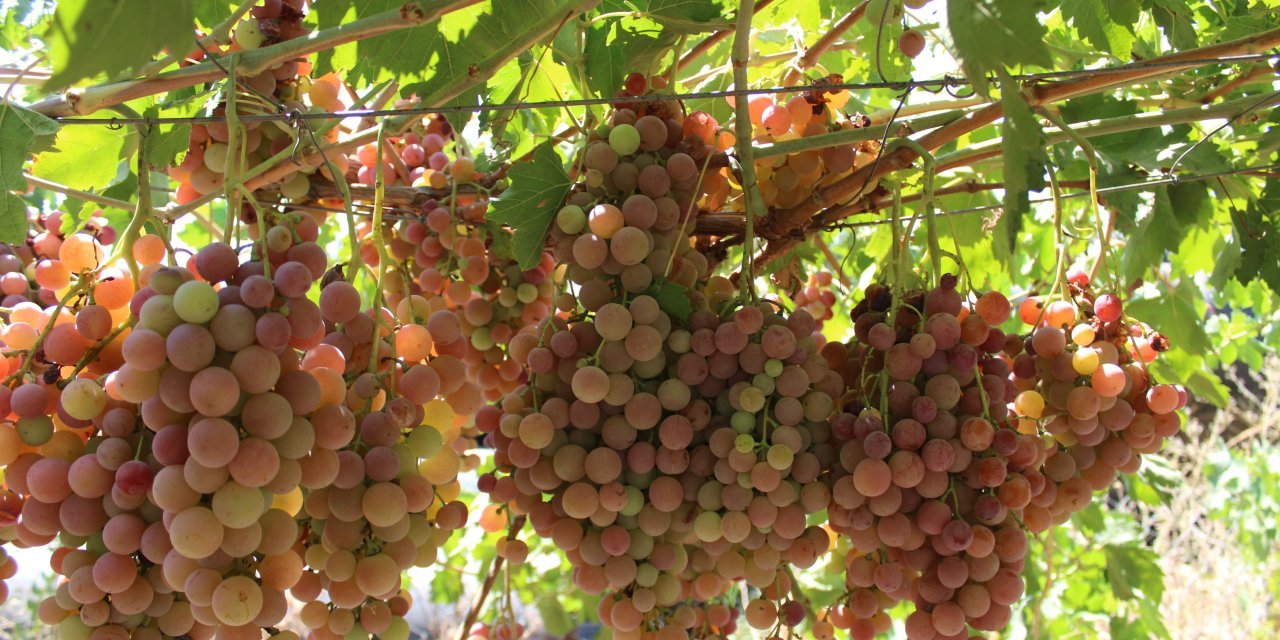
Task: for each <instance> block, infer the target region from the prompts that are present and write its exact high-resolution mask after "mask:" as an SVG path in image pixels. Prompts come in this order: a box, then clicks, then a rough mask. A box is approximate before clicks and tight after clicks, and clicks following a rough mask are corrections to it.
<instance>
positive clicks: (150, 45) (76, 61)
mask: <svg viewBox="0 0 1280 640" xmlns="http://www.w3.org/2000/svg"><path fill="white" fill-rule="evenodd" d="M194 20H195V16H194V14H193V11H192V5H191V0H59V2H58V9H57V11H56V12H55V13H54V15H53V19H52V20H50V22H49V26H48V28H47V29H46V31H45V34H44V42H45V44H46V45H47V46H48V54H49V62H50V63H51V65H52V67H53V75H52V76H50V78H49V81H48V82H47V83H45V89H46V90H56V89H61V88H63V87H68V86H70V85H72V84H75V83H76V82H79V81H81V80H84V79H86V78H94V77H97V76H99V75H106V76H108V77H110V76H115V75H117V74H119V73H121V72H123V71H128V70H130V69H134V68H137V67H139V66H141V65H143V64H145V63H147V62H149V61H151V59H152V58H153V57H155V55H156V54H157V53H160V52H161V51H162V50H164V49H169V50H173V51H184V52H185V51H186V50H187V49H189V48H191V46H192V44H193V42H194V40H195V32H194V29H193V26H194Z"/></svg>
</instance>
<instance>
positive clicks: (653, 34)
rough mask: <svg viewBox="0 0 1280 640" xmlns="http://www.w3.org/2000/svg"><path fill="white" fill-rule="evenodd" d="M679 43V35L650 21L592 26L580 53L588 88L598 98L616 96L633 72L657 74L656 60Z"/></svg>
mask: <svg viewBox="0 0 1280 640" xmlns="http://www.w3.org/2000/svg"><path fill="white" fill-rule="evenodd" d="M678 41H679V34H677V33H676V32H675V31H673V30H669V29H664V28H662V26H661V25H660V24H658V23H656V22H653V21H651V20H635V19H630V18H614V19H609V20H605V21H603V22H601V23H597V24H595V25H592V26H591V28H590V29H588V30H587V37H586V48H585V50H584V51H583V52H582V54H583V55H584V56H585V59H584V63H585V64H586V70H587V82H588V83H589V86H588V87H587V88H588V89H589V90H590V91H591V92H593V93H595V94H596V95H599V96H612V95H614V94H616V93H617V92H618V90H619V89H621V88H622V83H623V80H625V79H626V77H627V74H629V73H631V72H632V71H639V72H640V73H646V74H652V73H656V72H658V71H659V70H660V69H659V68H658V62H659V60H660V59H661V58H662V57H663V56H664V55H665V54H666V53H667V50H668V49H669V48H671V47H672V46H673V45H675V44H676V42H678Z"/></svg>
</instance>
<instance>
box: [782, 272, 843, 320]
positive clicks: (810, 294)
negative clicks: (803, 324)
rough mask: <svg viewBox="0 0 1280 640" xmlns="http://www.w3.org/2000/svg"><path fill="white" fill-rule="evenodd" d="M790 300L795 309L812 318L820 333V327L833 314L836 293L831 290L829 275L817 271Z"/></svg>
mask: <svg viewBox="0 0 1280 640" xmlns="http://www.w3.org/2000/svg"><path fill="white" fill-rule="evenodd" d="M792 300H793V301H794V302H795V303H796V308H797V309H804V310H805V311H808V312H809V315H811V316H813V319H814V320H815V321H816V322H817V323H818V330H819V331H821V330H822V325H823V324H824V323H825V322H826V321H827V320H830V319H831V318H833V317H834V314H835V306H836V292H835V291H834V289H833V288H832V278H831V274H830V273H828V272H826V271H819V272H817V273H815V274H813V275H811V276H809V281H808V282H806V283H805V285H804V287H802V288H801V289H800V290H799V291H797V292H796V295H795V297H794V298H792Z"/></svg>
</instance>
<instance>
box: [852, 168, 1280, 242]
mask: <svg viewBox="0 0 1280 640" xmlns="http://www.w3.org/2000/svg"><path fill="white" fill-rule="evenodd" d="M1275 170H1280V163H1277V164H1267V165H1260V166H1257V167H1243V168H1240V169H1232V170H1229V171H1219V172H1217V173H1206V174H1202V175H1195V176H1168V177H1165V178H1158V179H1156V180H1145V181H1142V182H1131V183H1129V184H1121V185H1116V186H1113V187H1100V188H1099V189H1098V190H1097V194H1098V195H1100V196H1104V195H1107V194H1109V193H1118V192H1121V191H1140V190H1142V189H1148V188H1151V187H1159V186H1163V185H1172V184H1179V183H1184V182H1205V181H1208V180H1216V179H1218V178H1226V177H1229V176H1238V175H1241V174H1246V173H1253V172H1260V171H1275ZM1088 196H1089V192H1088V191H1077V192H1074V193H1064V194H1062V195H1061V196H1059V199H1060V200H1068V199H1072V198H1084V197H1088ZM1051 202H1053V198H1037V199H1035V200H1031V201H1029V204H1048V203H1051ZM1003 208H1004V205H1002V204H989V205H984V206H981V207H969V208H966V209H953V210H951V211H939V212H935V213H934V214H933V215H934V216H935V217H941V216H962V215H968V214H971V213H983V212H986V211H995V210H997V209H1003ZM920 218H921V216H918V215H916V216H911V217H908V218H904V219H903V222H909V221H912V220H917V219H920ZM888 222H889V221H888V220H868V221H866V222H847V223H841V224H833V225H831V226H830V227H828V228H830V229H851V228H855V227H873V226H876V225H881V224H887V223H888Z"/></svg>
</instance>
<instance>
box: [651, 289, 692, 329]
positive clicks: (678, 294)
mask: <svg viewBox="0 0 1280 640" xmlns="http://www.w3.org/2000/svg"><path fill="white" fill-rule="evenodd" d="M645 294H646V295H649V296H652V297H653V299H654V300H657V301H658V308H659V309H662V310H663V311H665V312H666V313H667V315H669V316H671V317H672V318H675V319H676V320H679V321H680V322H688V321H689V316H691V315H693V303H692V302H690V301H689V290H688V289H686V288H685V287H684V286H682V285H679V284H676V283H674V282H672V281H670V280H667V279H666V278H655V279H654V281H653V285H652V286H650V287H649V290H648V291H645Z"/></svg>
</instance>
